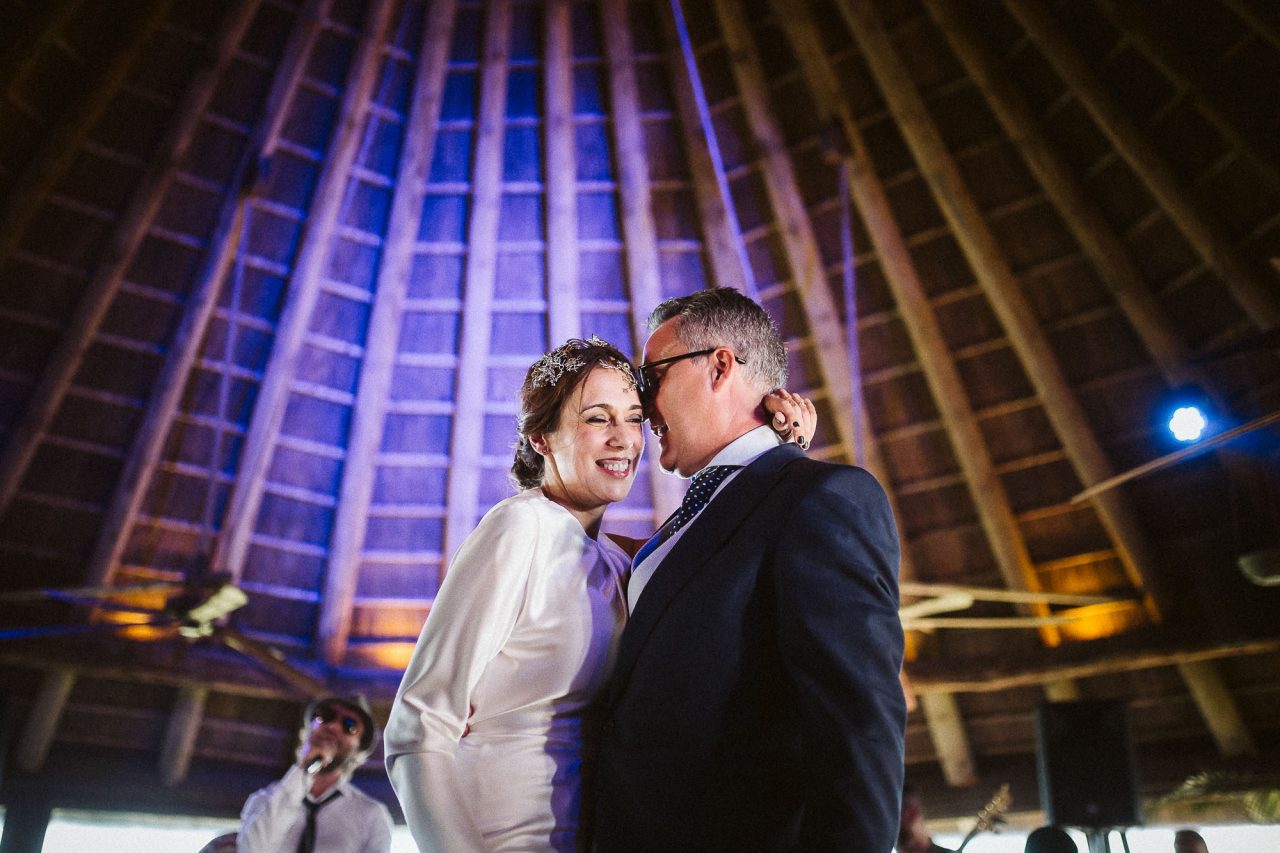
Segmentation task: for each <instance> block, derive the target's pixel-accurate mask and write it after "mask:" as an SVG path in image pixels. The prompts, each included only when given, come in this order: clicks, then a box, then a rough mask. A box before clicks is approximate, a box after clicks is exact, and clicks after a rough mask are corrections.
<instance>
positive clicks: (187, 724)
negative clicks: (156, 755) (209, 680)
mask: <svg viewBox="0 0 1280 853" xmlns="http://www.w3.org/2000/svg"><path fill="white" fill-rule="evenodd" d="M208 698H209V688H208V687H205V686H204V685H192V684H187V685H183V686H182V687H180V688H178V696H177V699H176V701H175V702H174V704H173V710H172V711H171V712H170V713H169V722H168V723H167V724H166V725H165V729H164V743H163V744H161V746H160V780H161V782H162V783H163V784H165V785H167V786H170V787H172V786H174V785H177V784H178V783H180V782H182V780H184V779H186V778H187V770H188V769H189V768H190V767H191V756H192V755H194V754H195V748H196V736H197V735H199V734H200V724H201V723H202V722H203V721H204V706H205V701H206V700H207V699H208Z"/></svg>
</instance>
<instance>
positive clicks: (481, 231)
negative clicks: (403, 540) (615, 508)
mask: <svg viewBox="0 0 1280 853" xmlns="http://www.w3.org/2000/svg"><path fill="white" fill-rule="evenodd" d="M485 9H486V12H487V15H488V21H487V22H486V25H485V34H484V52H483V53H482V54H481V56H482V60H481V64H480V107H479V110H478V114H477V116H476V143H475V165H474V168H473V171H472V174H473V177H472V181H473V184H472V188H471V189H472V191H471V222H470V226H469V228H468V231H467V263H466V269H465V272H464V275H465V279H464V290H463V300H462V330H461V337H460V341H459V345H458V375H457V384H456V385H455V387H456V388H457V391H456V392H455V394H454V409H453V430H452V434H451V436H450V441H449V460H450V461H449V484H448V487H447V490H446V491H447V499H448V510H447V516H446V518H445V530H444V541H445V554H446V556H447V557H452V556H453V555H454V554H455V553H457V550H458V547H459V546H460V545H462V540H464V539H466V538H467V534H469V533H470V532H471V530H472V528H473V527H475V522H476V515H477V514H478V510H479V506H478V504H479V501H480V460H481V457H482V456H483V453H482V451H483V447H484V400H485V396H486V395H485V389H486V384H487V381H488V365H489V343H490V334H491V324H492V322H493V318H492V317H491V316H490V312H491V309H492V307H493V289H494V278H495V276H496V274H497V257H498V216H499V213H500V211H501V207H502V148H503V124H504V120H505V116H506V108H507V65H508V63H509V58H510V52H511V14H512V13H511V2H510V0H495V2H493V3H490V4H488V5H487V6H486V7H485Z"/></svg>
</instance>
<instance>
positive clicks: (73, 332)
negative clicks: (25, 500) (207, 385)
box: [0, 0, 259, 513]
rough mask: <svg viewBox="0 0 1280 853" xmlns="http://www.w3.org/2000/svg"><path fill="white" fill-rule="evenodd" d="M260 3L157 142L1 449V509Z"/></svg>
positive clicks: (233, 14) (246, 6)
mask: <svg viewBox="0 0 1280 853" xmlns="http://www.w3.org/2000/svg"><path fill="white" fill-rule="evenodd" d="M258 2H259V0H240V2H239V3H237V4H236V5H235V6H234V7H232V8H231V9H230V11H229V12H228V14H227V15H226V18H225V20H224V23H223V26H222V30H221V32H220V33H219V35H218V38H217V41H216V42H215V43H214V44H213V45H212V47H211V48H210V50H209V51H208V57H209V59H208V61H207V62H206V63H205V64H204V65H203V66H202V67H201V68H200V69H199V70H197V71H196V73H195V74H194V75H193V77H192V79H191V82H190V83H189V84H188V86H187V89H186V92H185V94H184V95H183V97H182V101H181V102H180V103H179V105H178V108H177V110H176V112H175V116H174V120H173V123H172V125H170V128H169V130H168V132H167V133H166V135H165V138H164V139H163V140H162V141H161V143H160V144H159V145H158V146H157V148H156V152H155V157H154V159H153V160H152V161H151V165H150V167H149V168H148V169H147V172H146V173H145V174H144V175H143V176H142V179H141V181H140V182H139V183H138V186H137V187H136V188H135V189H134V191H133V194H132V195H131V196H130V198H129V203H128V205H127V206H126V207H125V210H124V212H123V213H122V214H121V215H120V218H119V219H118V220H117V221H116V227H115V230H114V232H113V233H112V236H111V241H110V243H109V244H108V246H107V248H106V250H105V251H104V252H103V254H102V256H101V257H100V258H99V259H98V262H97V264H96V266H95V267H94V273H93V277H92V278H91V279H90V280H89V284H88V286H87V287H86V288H85V293H84V295H83V296H82V297H81V299H80V302H79V303H78V304H77V305H76V310H75V313H74V314H73V315H72V317H71V320H70V322H69V323H68V325H67V328H66V329H65V330H64V331H63V333H62V336H61V337H60V338H59V340H58V345H57V347H56V348H55V349H54V351H53V353H52V354H50V356H49V358H48V360H47V361H46V362H45V365H44V369H43V371H42V372H41V374H40V378H39V379H38V380H37V381H36V385H35V387H34V388H33V389H32V391H31V394H30V396H29V397H28V398H27V403H26V405H25V407H24V408H23V412H22V417H21V418H19V420H18V421H17V423H16V424H14V426H13V429H12V430H11V432H10V433H9V438H8V441H7V442H6V443H5V446H4V451H3V453H2V454H0V513H3V512H4V510H5V508H6V507H7V506H8V505H9V503H10V501H12V500H13V496H14V494H16V493H17V491H18V487H19V486H20V485H21V483H22V478H23V475H24V474H25V473H26V470H27V467H28V466H29V465H30V464H31V460H32V459H33V458H34V457H35V454H36V450H37V449H38V448H39V446H40V442H41V440H42V439H43V438H44V435H45V433H46V432H47V430H48V429H49V425H50V424H51V423H52V422H53V418H54V416H55V415H56V414H57V412H58V407H59V406H60V405H61V404H62V400H63V398H64V397H65V396H66V394H67V391H68V390H69V389H70V388H71V386H72V382H73V379H74V378H75V374H76V371H77V370H78V369H79V368H80V365H81V363H82V362H83V360H84V356H85V353H86V352H87V351H88V349H89V347H90V346H91V345H92V343H93V340H94V337H95V336H96V335H97V332H98V329H99V327H100V326H101V325H102V321H103V320H104V319H105V318H106V316H107V312H108V311H109V310H110V308H111V304H112V301H113V300H114V299H115V295H116V292H117V291H118V290H119V288H120V283H121V282H122V281H123V280H124V276H125V272H126V271H127V270H128V269H129V265H130V263H132V261H133V258H134V254H135V253H136V252H137V250H138V247H139V246H140V245H141V244H142V241H143V239H145V237H146V235H147V231H148V228H149V227H150V225H151V222H152V220H153V219H154V218H155V215H156V212H157V211H158V210H159V209H160V205H161V204H162V203H163V201H164V198H165V193H166V192H167V191H168V189H169V187H170V186H171V185H172V184H173V180H174V178H175V177H176V176H177V174H178V167H179V164H181V163H182V161H183V158H184V157H185V156H186V154H187V152H188V151H189V150H190V148H191V144H192V142H193V141H194V139H195V137H196V131H197V129H198V128H199V125H200V121H201V118H202V117H203V115H204V111H205V108H206V107H207V106H208V105H209V101H210V99H211V98H212V97H213V94H214V91H215V89H216V88H217V85H218V81H219V80H220V79H221V77H222V73H223V71H224V70H225V69H226V68H227V66H228V65H229V64H230V63H231V60H232V59H233V58H234V57H235V53H236V48H237V47H238V46H239V44H240V40H241V38H242V37H243V35H244V32H245V30H246V29H248V26H249V22H250V21H251V20H252V19H253V15H254V12H255V11H256V9H257V6H258ZM64 5H66V4H64Z"/></svg>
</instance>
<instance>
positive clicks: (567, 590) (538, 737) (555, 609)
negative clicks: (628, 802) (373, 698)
mask: <svg viewBox="0 0 1280 853" xmlns="http://www.w3.org/2000/svg"><path fill="white" fill-rule="evenodd" d="M765 405H766V406H767V408H768V409H769V411H771V412H776V413H777V414H778V415H779V416H781V418H782V419H781V420H780V421H778V420H777V419H775V422H780V423H781V424H782V425H784V426H788V427H789V426H791V425H794V426H795V428H796V432H797V434H796V435H794V436H791V437H792V438H793V439H794V440H796V441H797V442H799V443H801V444H802V445H803V444H804V443H805V439H804V438H803V437H802V436H804V435H807V436H809V437H810V438H811V437H812V435H813V426H814V424H815V422H816V416H815V415H814V410H813V405H812V403H810V402H809V401H808V400H803V399H801V398H799V397H794V396H792V395H791V394H789V393H788V392H786V391H780V392H775V393H774V394H772V395H770V396H769V397H768V398H766V400H765ZM643 421H644V413H643V411H642V409H641V405H640V398H639V396H638V395H637V393H636V383H635V379H634V376H633V372H632V368H631V365H630V364H629V363H628V362H627V360H626V358H625V357H624V356H623V355H622V353H621V352H619V351H618V350H617V349H616V348H614V347H613V346H611V345H609V344H607V343H605V342H604V341H602V340H600V339H599V338H596V337H594V336H593V337H592V338H591V340H590V341H581V340H570V341H568V342H566V343H565V344H564V345H562V346H560V347H557V348H556V349H554V350H552V351H551V352H549V353H547V354H546V355H544V356H543V357H542V358H540V359H538V361H536V362H534V364H533V365H532V366H531V367H530V368H529V371H528V373H527V375H526V376H525V380H524V384H523V385H522V387H521V389H520V414H519V418H518V421H517V434H518V444H517V446H516V453H515V462H514V464H513V465H512V468H511V473H512V478H513V479H514V480H515V482H516V484H517V485H518V486H519V487H520V488H521V489H522V491H521V492H520V493H519V494H517V495H515V496H514V497H511V498H508V499H506V500H504V501H502V502H501V503H499V504H497V505H496V506H494V507H493V508H492V509H491V510H489V512H487V513H486V514H485V516H484V518H483V519H481V521H480V523H479V525H478V526H477V527H476V529H475V530H474V531H472V533H471V534H470V535H469V536H468V537H467V539H466V541H464V542H463V544H462V547H461V548H460V549H459V550H458V553H457V556H456V557H455V558H454V560H453V562H452V564H451V566H450V568H449V572H448V574H447V576H446V578H445V580H444V582H443V583H442V584H441V586H440V591H439V594H438V595H437V596H436V599H435V603H434V604H433V606H432V608H431V612H430V615H429V616H428V617H427V620H426V623H425V624H424V625H423V628H422V634H421V636H420V637H419V638H418V644H417V646H416V648H415V649H414V652H413V658H412V659H411V660H410V662H409V666H408V668H407V669H406V670H405V674H404V678H403V680H402V681H401V683H400V689H399V691H398V693H397V694H396V699H395V703H394V705H393V706H392V710H391V717H390V720H389V721H388V723H387V728H386V732H385V733H384V735H383V738H384V742H385V744H386V762H387V772H388V775H389V776H390V777H391V782H392V786H393V787H394V788H395V791H396V796H397V797H398V798H399V799H400V803H401V805H402V807H403V808H404V813H405V818H406V819H407V821H408V824H409V829H410V830H411V832H412V833H413V838H414V840H415V841H416V842H417V844H418V847H419V848H420V849H421V850H423V851H448V853H459V851H489V850H522V851H531V850H532V851H539V850H557V851H559V850H568V851H572V850H575V849H587V847H588V842H589V839H587V838H585V835H586V833H585V831H583V832H580V831H579V824H578V819H579V818H578V816H579V813H580V812H581V813H582V814H584V815H585V814H590V810H589V809H587V810H582V809H581V795H582V792H583V791H585V790H589V786H584V785H583V783H582V779H583V776H584V774H587V773H589V772H590V759H591V746H592V743H593V740H594V739H593V737H592V731H591V726H590V722H589V720H590V708H591V703H592V700H593V699H594V698H595V697H596V695H597V693H598V692H599V691H600V690H601V688H603V687H604V685H605V684H606V681H607V679H608V676H609V673H610V670H611V669H612V665H613V657H614V652H615V650H616V646H617V641H618V638H619V636H620V635H621V633H622V627H623V625H624V623H625V622H626V618H627V608H626V594H625V590H626V583H627V577H628V575H629V573H630V570H631V556H630V554H631V552H634V550H635V548H636V547H638V545H639V544H640V543H638V542H634V541H632V540H625V539H620V540H619V541H615V540H614V539H612V538H611V537H610V536H601V535H600V524H601V521H602V519H603V516H604V511H605V508H606V507H607V506H608V505H609V504H611V503H615V502H617V501H620V500H622V499H623V498H625V497H626V496H627V493H628V492H629V491H630V490H631V484H632V482H633V481H634V479H635V475H636V468H637V466H638V464H639V461H640V454H641V452H642V451H643V450H644V433H643ZM775 429H779V431H780V432H782V433H783V434H786V435H790V434H791V429H789V428H788V429H783V428H781V427H777V426H775ZM619 542H621V543H622V544H619ZM624 545H625V547H624Z"/></svg>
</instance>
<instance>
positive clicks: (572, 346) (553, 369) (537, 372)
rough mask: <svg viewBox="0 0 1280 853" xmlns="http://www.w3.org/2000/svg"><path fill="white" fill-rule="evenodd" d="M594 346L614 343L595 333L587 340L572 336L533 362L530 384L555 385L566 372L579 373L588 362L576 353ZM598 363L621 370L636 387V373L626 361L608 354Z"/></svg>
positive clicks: (607, 345) (530, 369)
mask: <svg viewBox="0 0 1280 853" xmlns="http://www.w3.org/2000/svg"><path fill="white" fill-rule="evenodd" d="M592 347H610V348H612V345H611V344H610V343H609V342H608V341H605V340H601V339H600V338H598V337H597V336H595V335H592V336H591V337H590V338H588V339H587V340H585V341H584V340H581V339H580V338H570V339H569V340H567V341H565V342H564V343H563V344H561V345H560V346H558V347H556V348H555V349H553V350H552V351H551V352H549V353H547V354H546V355H544V356H543V357H542V358H540V359H538V360H537V361H535V362H534V363H533V366H532V367H530V368H529V384H530V385H531V386H532V387H534V388H541V387H543V386H544V385H555V384H556V383H557V382H559V381H560V380H561V378H563V377H564V375H565V374H566V373H577V372H578V371H580V370H582V369H583V368H584V367H586V366H587V362H586V360H584V359H583V358H582V357H581V356H578V355H575V353H576V352H579V351H581V350H585V349H591V348H592ZM596 364H597V365H599V366H600V367H608V368H611V369H613V370H619V371H621V372H622V373H624V374H625V375H626V376H627V380H628V381H629V382H630V383H631V387H632V388H634V387H635V382H636V380H635V373H634V372H633V371H632V369H631V365H630V364H628V363H627V362H626V361H623V360H621V359H618V358H614V357H612V356H607V357H605V358H602V359H600V360H599V361H597V362H596Z"/></svg>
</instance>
